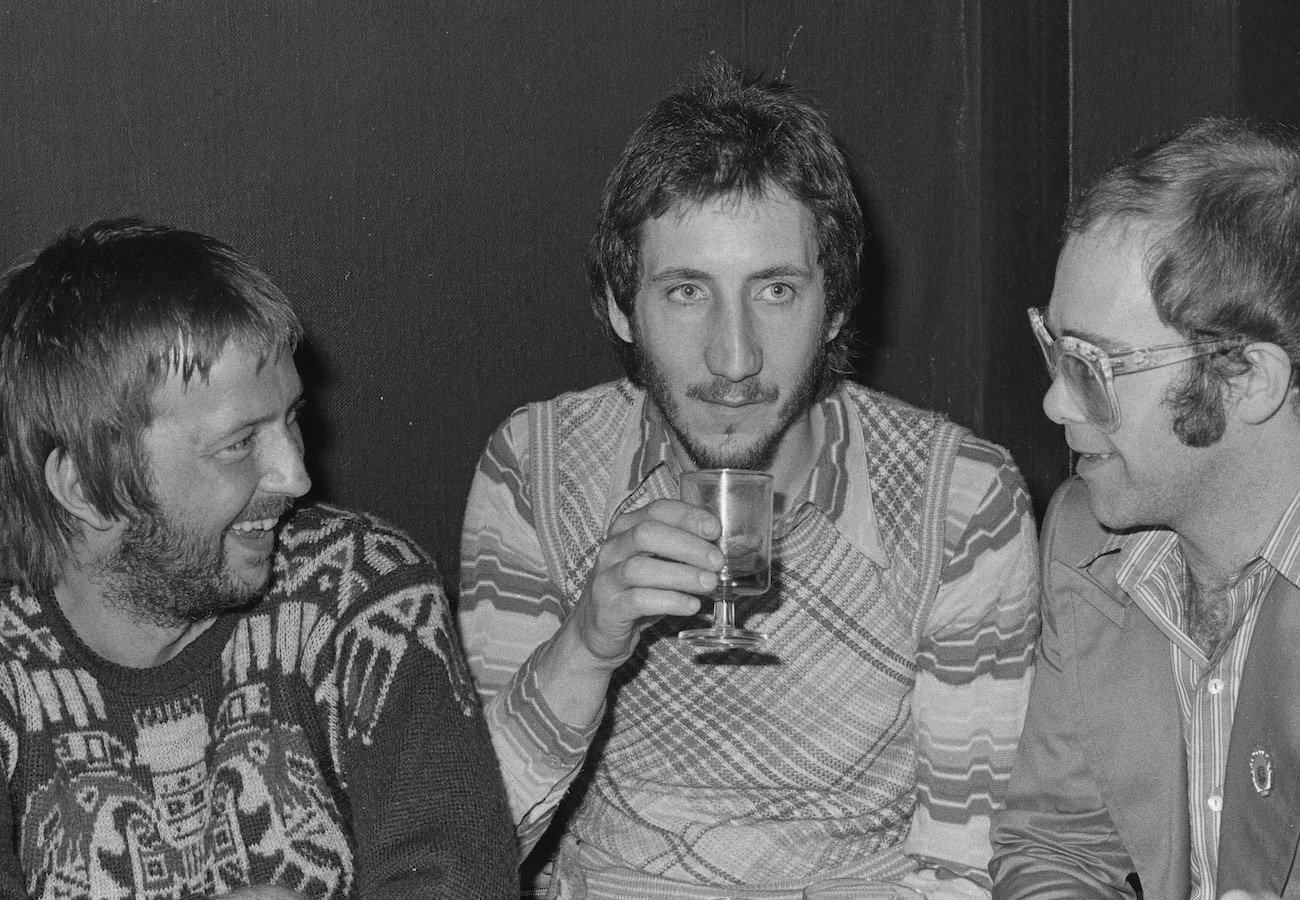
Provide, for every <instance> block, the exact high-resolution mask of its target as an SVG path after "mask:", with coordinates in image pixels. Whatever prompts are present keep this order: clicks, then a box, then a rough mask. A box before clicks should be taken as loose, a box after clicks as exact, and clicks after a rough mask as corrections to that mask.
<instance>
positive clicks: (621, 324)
mask: <svg viewBox="0 0 1300 900" xmlns="http://www.w3.org/2000/svg"><path fill="white" fill-rule="evenodd" d="M605 306H606V308H607V309H608V310H609V327H610V328H613V329H614V333H615V334H616V335H618V337H619V340H621V341H623V343H625V344H631V343H635V342H634V341H633V340H632V323H631V322H630V321H629V320H628V317H627V316H626V315H625V314H624V313H623V310H621V309H619V308H618V303H616V302H615V301H614V292H613V291H612V290H610V289H609V288H608V287H606V288H605Z"/></svg>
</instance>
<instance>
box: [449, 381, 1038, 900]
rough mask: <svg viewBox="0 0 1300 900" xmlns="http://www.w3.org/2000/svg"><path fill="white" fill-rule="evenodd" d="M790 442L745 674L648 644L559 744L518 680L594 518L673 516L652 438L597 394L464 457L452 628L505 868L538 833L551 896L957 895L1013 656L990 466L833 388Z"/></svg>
mask: <svg viewBox="0 0 1300 900" xmlns="http://www.w3.org/2000/svg"><path fill="white" fill-rule="evenodd" d="M814 423H815V428H816V433H817V434H818V436H819V438H818V442H819V450H818V456H817V459H816V460H815V461H814V467H813V474H812V476H811V478H810V480H809V484H808V486H807V489H806V491H805V494H804V496H803V497H796V498H792V502H791V503H790V504H789V507H788V511H787V514H786V515H785V517H784V518H783V520H782V522H781V523H779V524H778V528H777V535H776V540H775V545H774V551H773V552H774V559H775V563H774V582H775V583H774V587H773V589H772V590H771V591H770V592H769V594H768V595H765V596H764V597H763V598H759V599H758V600H757V601H755V602H754V603H753V605H752V606H751V607H750V616H751V617H750V621H751V622H752V623H754V624H756V625H758V626H759V627H761V628H762V630H764V631H767V632H768V633H769V634H770V635H771V637H772V641H771V646H772V649H773V651H774V653H773V656H772V657H766V658H758V659H754V660H750V662H751V663H752V664H743V663H741V664H730V665H726V664H724V665H716V664H714V665H710V664H704V663H701V662H700V661H699V660H696V659H694V658H693V657H692V655H691V653H690V652H689V651H688V650H687V649H685V648H683V647H682V646H681V645H680V644H679V643H678V642H676V641H674V640H673V639H672V635H673V634H675V633H676V632H677V631H679V630H681V629H682V628H684V627H690V626H691V625H692V624H698V623H691V622H684V621H683V620H681V619H665V620H662V621H661V622H660V623H658V624H657V625H655V626H652V627H651V628H650V629H649V630H647V632H646V633H645V636H644V638H643V640H642V642H641V644H640V645H639V647H638V649H637V652H636V653H635V654H634V656H633V658H632V659H631V660H629V662H628V663H627V664H626V665H625V666H624V667H623V668H622V669H621V670H620V671H619V672H618V673H617V674H616V677H615V683H614V685H613V687H612V689H611V693H610V697H609V699H608V704H607V705H608V709H607V711H606V714H605V716H604V718H603V720H602V721H601V722H600V723H599V726H598V728H595V729H591V730H589V731H587V732H582V731H579V730H577V729H574V728H572V727H570V726H567V725H566V724H565V723H563V722H561V721H559V720H558V719H557V718H556V717H555V716H554V714H553V713H552V712H551V711H550V710H549V709H548V708H547V707H546V704H545V703H544V701H543V700H542V698H541V696H540V694H539V693H538V690H537V683H536V680H535V675H534V674H533V668H532V665H533V663H532V659H533V658H534V654H535V652H536V650H537V648H538V647H539V646H540V645H541V644H543V643H544V642H546V641H547V640H549V639H550V637H551V636H552V635H553V634H554V633H555V631H556V630H558V628H559V624H560V622H561V621H562V620H563V617H564V616H565V615H566V614H567V612H568V611H569V610H570V609H572V608H573V605H574V603H575V602H576V601H577V598H578V596H579V595H580V593H581V590H582V587H583V585H584V583H585V581H586V578H587V575H588V573H589V572H590V570H591V566H592V564H593V562H594V557H595V552H596V550H597V548H598V546H599V544H600V542H601V540H602V539H603V535H604V532H605V528H606V527H607V525H608V523H609V521H610V520H611V519H612V518H613V517H614V516H615V515H617V514H618V513H620V512H622V511H625V510H629V509H634V508H636V507H638V506H641V505H644V504H646V503H649V502H651V501H653V500H654V499H656V498H659V497H665V496H675V495H676V472H677V470H676V465H675V462H674V456H673V454H672V453H671V450H670V446H669V444H668V438H667V435H666V431H665V429H664V428H663V426H662V423H660V422H658V420H657V416H656V415H654V414H653V407H652V406H651V405H650V404H648V403H646V402H645V401H644V395H643V394H642V393H641V392H640V391H638V390H636V389H634V388H632V387H631V386H630V385H628V384H627V383H626V382H622V383H618V384H612V385H604V386H601V387H599V388H595V389H592V390H590V391H587V392H584V393H580V394H570V395H565V396H563V397H561V398H558V399H557V400H555V401H552V402H551V403H546V404H534V405H532V406H531V407H528V408H527V409H524V410H521V411H519V412H518V413H516V414H515V415H514V416H513V417H512V418H511V420H510V421H509V422H507V423H506V424H505V425H504V426H503V427H502V428H501V429H500V430H499V431H498V432H497V434H496V435H495V436H494V437H493V439H492V441H491V442H490V443H489V445H488V448H487V450H486V451H485V453H484V456H483V459H482V461H481V463H480V467H479V472H478V474H477V476H476V481H475V484H474V487H473V489H472V491H471V496H470V503H469V509H468V512H467V515H466V526H465V533H464V542H465V543H464V553H463V560H462V563H463V571H462V616H463V618H462V628H463V633H464V635H465V640H466V646H467V651H468V654H469V659H470V666H471V668H472V669H473V671H474V674H475V677H476V679H477V680H478V685H479V689H480V691H481V692H482V694H483V695H484V697H485V699H486V701H487V704H488V706H487V714H488V722H489V726H490V727H491V729H492V731H493V740H494V742H495V744H496V747H497V751H498V754H499V755H500V756H501V759H502V765H503V770H504V773H505V777H506V784H507V791H508V793H509V795H510V799H511V805H512V808H513V810H514V813H515V816H516V819H517V821H518V822H519V833H520V836H521V839H522V841H523V843H524V845H525V847H527V846H530V845H531V843H532V842H533V841H535V840H536V839H537V837H538V836H539V835H540V833H541V832H542V831H543V830H544V829H545V827H546V825H547V824H548V823H549V821H550V820H551V818H552V817H553V816H556V815H559V816H560V817H561V818H562V820H563V826H562V827H563V828H564V829H565V834H566V836H565V840H564V842H563V844H562V849H561V855H560V860H559V866H558V870H559V877H560V879H561V880H563V881H565V883H564V885H563V887H562V889H561V890H562V892H563V895H564V896H574V897H581V896H589V897H620V898H626V897H695V896H699V897H707V896H716V895H717V894H718V893H719V891H718V890H717V889H716V888H717V887H718V886H728V887H730V886H744V887H746V888H751V889H752V888H758V887H761V888H764V889H768V890H770V891H771V892H772V895H773V896H784V895H785V893H789V894H790V895H792V896H798V890H799V888H800V887H801V886H802V885H804V884H806V883H808V882H809V881H812V880H815V879H817V878H818V877H825V876H827V875H857V876H864V877H872V878H888V879H894V878H902V877H905V876H906V877H909V878H910V877H912V876H908V875H907V874H906V873H908V872H915V870H916V869H917V867H918V864H919V865H920V867H922V868H928V870H929V872H930V874H929V875H925V876H921V875H917V876H916V880H919V881H924V882H925V886H927V888H928V887H933V886H934V883H935V880H934V879H935V875H934V873H935V872H938V871H940V870H942V871H945V872H957V873H960V874H962V875H964V876H967V878H969V879H970V880H967V881H963V884H965V885H967V887H968V888H969V890H966V891H965V893H964V894H962V895H964V896H978V895H981V894H982V893H983V891H982V889H981V888H980V887H979V886H980V885H987V876H986V874H985V873H984V866H985V864H986V863H987V860H988V856H989V853H990V846H989V840H988V827H989V815H990V812H991V811H992V809H994V808H995V807H996V806H997V805H998V804H999V803H1000V801H1001V797H1002V794H1003V791H1004V790H1005V786H1006V781H1007V778H1008V773H1009V769H1010V764H1011V757H1012V753H1013V751H1014V748H1015V744H1016V738H1017V737H1018V735H1019V730H1020V727H1021V723H1022V719H1023V714H1024V707H1025V702H1026V698H1027V691H1028V685H1029V680H1030V673H1031V660H1032V652H1033V641H1034V637H1035V635H1036V632H1037V620H1036V609H1037V595H1038V582H1037V560H1036V556H1037V554H1036V543H1035V538H1034V526H1033V520H1032V514H1031V512H1030V509H1029V502H1028V498H1027V496H1026V493H1025V491H1024V487H1023V484H1022V482H1021V480H1020V477H1019V475H1018V473H1017V472H1016V471H1015V469H1014V467H1013V466H1012V464H1011V462H1010V460H1009V458H1008V457H1007V455H1006V453H1005V451H1003V450H1001V449H1000V448H998V447H995V446H993V445H991V444H988V443H986V442H983V441H979V440H977V439H975V438H973V437H971V436H970V435H969V434H968V433H966V432H964V430H962V429H958V428H956V427H954V426H952V425H950V424H948V423H946V422H944V421H943V420H942V419H940V418H939V417H937V416H935V415H933V414H929V413H922V412H920V411H918V410H914V409H912V408H911V407H907V406H905V405H904V404H901V403H898V402H897V401H893V400H890V399H889V398H886V397H883V396H881V395H878V394H875V393H872V392H870V391H867V390H865V389H862V388H860V387H857V386H854V385H845V386H844V387H843V388H842V389H841V391H840V392H839V393H837V394H836V395H833V396H832V397H830V398H828V399H827V400H826V401H824V402H823V403H822V404H820V405H819V407H818V408H817V409H816V410H815V411H814ZM566 795H567V796H566ZM562 799H563V800H564V805H563V806H562V807H561V805H560V804H561V800H562ZM557 809H558V810H559V812H558V813H557ZM927 879H928V880H927ZM783 892H785V893H783ZM746 896H749V893H746Z"/></svg>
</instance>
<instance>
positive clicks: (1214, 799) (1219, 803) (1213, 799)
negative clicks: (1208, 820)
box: [1205, 794, 1223, 812]
mask: <svg viewBox="0 0 1300 900" xmlns="http://www.w3.org/2000/svg"><path fill="white" fill-rule="evenodd" d="M1205 803H1206V805H1207V806H1209V807H1210V809H1212V810H1214V811H1215V812H1219V811H1220V810H1222V809H1223V798H1222V797H1220V796H1219V795H1218V794H1211V795H1210V799H1209V800H1206V801H1205Z"/></svg>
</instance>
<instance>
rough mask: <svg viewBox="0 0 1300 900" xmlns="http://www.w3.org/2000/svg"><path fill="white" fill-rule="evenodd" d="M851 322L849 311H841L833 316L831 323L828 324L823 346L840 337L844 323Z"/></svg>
mask: <svg viewBox="0 0 1300 900" xmlns="http://www.w3.org/2000/svg"><path fill="white" fill-rule="evenodd" d="M848 320H849V313H848V310H844V309H841V310H840V311H839V312H837V313H836V314H835V315H833V316H831V318H830V321H828V322H827V323H826V335H825V336H824V337H823V338H822V343H823V344H829V343H830V342H831V341H833V340H835V339H836V338H837V337H839V336H840V329H841V328H843V327H844V323H845V322H847V321H848Z"/></svg>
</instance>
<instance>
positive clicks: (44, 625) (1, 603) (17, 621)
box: [0, 579, 62, 666]
mask: <svg viewBox="0 0 1300 900" xmlns="http://www.w3.org/2000/svg"><path fill="white" fill-rule="evenodd" d="M0 623H2V627H0V661H6V660H11V661H16V662H18V663H19V664H20V666H25V665H27V664H35V663H37V661H38V660H39V661H41V662H40V664H41V665H44V664H46V663H48V662H57V661H58V660H59V659H60V658H61V657H62V651H61V648H60V644H59V640H58V638H57V637H56V636H55V634H54V631H53V628H52V627H51V623H49V622H48V621H46V620H45V615H44V611H43V609H42V605H41V600H40V598H39V597H37V596H36V595H35V594H34V593H32V592H31V591H30V590H28V589H27V588H25V587H24V586H23V585H21V584H19V583H17V582H14V581H8V580H3V579H0Z"/></svg>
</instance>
